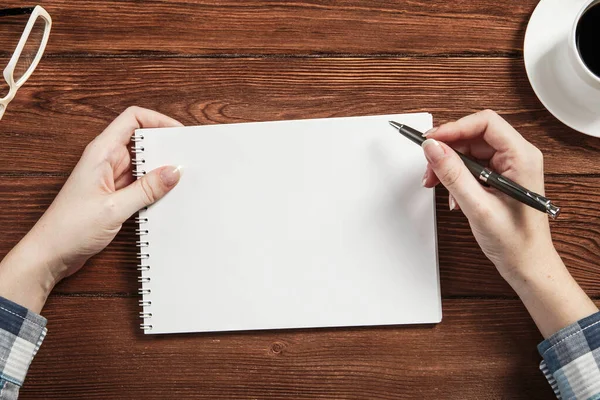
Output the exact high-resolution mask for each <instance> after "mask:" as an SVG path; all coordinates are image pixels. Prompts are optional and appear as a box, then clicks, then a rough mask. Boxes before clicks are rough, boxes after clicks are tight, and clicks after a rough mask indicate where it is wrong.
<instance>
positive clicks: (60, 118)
mask: <svg viewBox="0 0 600 400" xmlns="http://www.w3.org/2000/svg"><path fill="white" fill-rule="evenodd" d="M130 105H140V106H144V107H148V108H152V109H156V110H158V111H161V112H163V113H165V114H168V115H171V116H173V117H175V118H178V119H179V120H181V121H182V122H184V123H185V124H188V125H191V124H215V123H232V122H248V121H264V120H281V119H298V118H323V117H340V116H355V115H367V114H388V113H390V114H391V113H401V112H420V111H427V112H431V113H433V115H434V118H435V121H436V123H440V122H444V121H448V120H454V119H457V118H460V117H462V116H464V115H466V114H469V113H472V112H476V111H479V110H481V109H484V108H492V109H495V110H497V111H498V112H500V113H501V114H502V115H503V116H505V118H507V119H508V121H509V122H511V123H512V124H514V125H515V126H516V127H517V128H518V129H519V130H520V131H521V133H522V134H523V135H524V136H525V137H526V138H527V139H529V140H530V141H531V142H533V143H534V144H535V145H537V146H538V147H540V148H541V149H542V150H543V151H544V153H545V156H546V172H547V173H550V174H556V173H569V174H579V173H586V172H587V171H593V170H595V166H596V164H597V162H596V160H597V151H598V149H600V142H599V141H598V139H597V138H591V137H588V136H584V135H581V134H578V133H576V132H574V131H572V130H570V129H568V128H566V127H565V126H563V125H562V124H560V123H559V122H558V121H557V120H555V119H554V117H552V116H551V115H550V114H549V113H548V112H547V111H546V110H545V109H544V108H543V107H542V105H541V104H540V103H539V102H538V100H537V98H536V97H535V95H534V94H533V91H532V90H531V88H530V86H529V83H528V81H527V77H526V75H525V71H524V67H523V66H522V61H520V60H515V59H510V58H494V59H489V58H429V59H427V60H419V59H407V58H397V59H378V60H373V59H345V60H337V59H308V60H298V59H278V60H272V59H235V60H229V59H204V60H197V59H175V60H174V59H156V58H148V59H144V60H138V59H127V58H119V59H114V58H110V59H84V60H71V59H68V60H63V59H59V60H57V59H46V60H43V62H42V65H40V67H39V70H38V71H36V74H35V75H34V76H33V77H32V78H31V81H29V82H28V84H27V85H26V86H25V87H24V88H23V89H22V90H21V91H20V92H19V93H18V95H17V98H16V99H15V100H14V101H13V102H12V103H11V105H10V107H9V109H8V111H7V113H6V115H5V117H4V119H3V121H2V129H1V130H0V148H1V149H2V157H1V158H0V174H4V175H6V174H14V173H20V174H29V173H40V172H47V173H53V174H57V173H59V174H67V173H68V172H69V171H70V170H71V169H72V168H73V166H74V165H75V163H76V162H77V160H78V158H79V156H80V154H81V152H82V150H83V148H84V147H85V145H86V144H87V143H88V142H89V141H90V140H91V139H92V138H93V137H95V136H96V135H97V134H99V133H100V132H101V131H102V130H103V129H104V128H105V127H106V125H107V124H108V123H109V122H110V121H111V120H112V119H113V118H114V117H116V116H117V115H118V114H119V113H120V112H121V111H123V110H124V109H125V108H126V107H127V106H130ZM385 129H388V127H386V128H385ZM49 149H51V151H49Z"/></svg>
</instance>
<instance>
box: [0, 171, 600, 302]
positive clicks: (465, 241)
mask: <svg viewBox="0 0 600 400" xmlns="http://www.w3.org/2000/svg"><path fill="white" fill-rule="evenodd" d="M64 180H65V178H62V177H53V178H51V177H37V178H5V179H4V180H3V182H2V184H0V204H2V207H3V212H2V213H1V214H0V232H3V235H2V236H0V257H1V256H3V255H4V254H5V253H7V252H8V251H9V250H10V248H12V247H13V246H14V245H15V244H16V243H17V242H18V240H19V239H20V238H21V237H22V236H23V235H25V233H26V232H27V231H28V230H29V229H30V228H31V227H32V226H33V224H34V223H35V221H36V220H37V219H38V218H39V217H40V216H41V215H42V213H43V212H44V210H45V209H46V208H47V206H48V205H49V204H50V202H51V201H52V199H53V198H54V196H55V194H56V193H57V192H58V190H59V189H60V187H61V185H62V183H63V181H64ZM547 186H548V191H547V193H548V195H549V196H550V198H552V199H554V200H555V201H556V202H557V203H558V204H560V205H561V206H562V207H563V210H564V212H563V214H562V215H561V217H560V219H559V220H558V221H555V222H553V223H552V229H553V236H554V241H555V244H556V246H557V248H558V250H559V252H560V253H561V255H562V256H563V258H564V260H565V262H566V264H567V265H568V266H569V268H570V270H571V272H572V273H573V275H574V276H575V278H576V279H577V280H578V281H579V282H580V284H581V285H582V286H583V287H584V288H585V289H586V290H587V291H588V293H589V294H590V295H593V296H600V266H599V265H598V254H599V253H600V223H599V222H598V221H600V182H599V181H598V179H597V178H596V177H586V176H578V177H561V176H554V177H551V179H550V182H549V183H548V185H547ZM437 200H438V201H437V219H438V220H437V224H438V225H437V230H438V247H439V259H440V273H441V282H442V293H443V295H444V296H445V297H456V296H459V297H462V296H484V297H489V296H501V297H515V295H514V293H513V292H512V290H511V289H510V287H509V286H508V285H507V284H506V283H505V282H504V281H503V280H502V279H501V278H500V276H499V275H498V273H497V272H496V270H495V268H494V267H493V265H492V264H491V263H490V262H489V261H488V260H487V259H486V258H485V256H484V255H483V254H482V252H481V250H480V249H479V247H478V245H477V243H476V242H475V240H474V239H473V236H472V234H471V230H470V228H469V225H468V223H467V221H466V218H465V217H464V216H463V215H462V213H461V212H449V211H448V206H447V204H448V199H447V193H446V192H445V190H443V189H442V190H439V191H438V196H437ZM134 232H135V226H134V224H133V223H131V222H129V223H127V224H125V226H124V227H123V230H122V232H121V233H120V234H119V235H118V236H117V237H116V239H115V240H114V242H113V243H112V244H111V245H110V246H109V247H108V248H107V249H106V250H105V251H104V252H103V253H101V254H100V255H98V256H97V257H95V258H93V259H92V260H90V261H89V263H88V265H87V266H86V268H84V269H83V271H81V272H80V273H78V274H77V275H75V276H74V277H72V278H69V279H67V280H65V281H64V282H63V283H61V284H60V285H59V286H58V287H57V288H56V291H57V292H58V293H73V294H94V295H97V294H104V295H112V294H129V295H133V294H135V293H136V291H137V288H138V284H137V271H136V270H135V266H136V251H137V250H136V247H135V240H136V237H135V233H134Z"/></svg>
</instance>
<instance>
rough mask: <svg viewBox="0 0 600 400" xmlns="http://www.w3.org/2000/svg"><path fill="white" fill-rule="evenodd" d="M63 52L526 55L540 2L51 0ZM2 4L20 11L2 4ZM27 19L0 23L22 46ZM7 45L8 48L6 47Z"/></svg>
mask: <svg viewBox="0 0 600 400" xmlns="http://www.w3.org/2000/svg"><path fill="white" fill-rule="evenodd" d="M41 4H42V5H43V6H44V7H45V8H46V9H47V10H48V12H49V13H50V14H51V15H52V17H53V20H54V26H53V31H52V36H51V39H50V42H49V46H48V50H47V51H48V52H49V53H59V54H73V53H84V54H123V53H129V54H140V53H141V54H143V53H153V54H167V55H172V54H186V55H217V54H232V55H235V54H240V53H242V54H278V55H282V54H286V55H291V54H293V55H298V54H301V55H305V54H322V53H327V54H382V53H388V54H418V55H423V54H440V53H442V54H447V53H473V52H481V53H497V52H511V53H515V52H521V48H522V43H523V37H524V30H525V26H526V22H527V21H528V20H529V16H530V15H531V12H532V11H533V9H534V8H535V6H536V4H537V2H536V0H525V1H521V2H514V1H513V2H511V4H510V5H507V4H506V3H504V2H497V1H493V0H477V1H472V0H456V1H453V2H447V1H442V0H433V1H427V0H418V1H411V0H396V1H390V0H387V1H376V0H342V1H327V2H323V1H316V0H288V1H275V0H263V1H243V2H240V1H236V0H227V1H219V2H214V1H210V0H195V1H189V0H154V1H146V2H144V3H143V6H142V5H141V4H140V2H139V1H135V0H129V1H124V0H121V1H119V0H111V1H108V0H105V1H91V0H84V1H76V2H73V1H68V0H45V1H42V2H41ZM2 6H3V7H19V6H21V7H22V2H21V1H19V0H4V1H3V3H2ZM25 21H26V20H23V21H15V22H14V23H11V24H10V25H9V24H8V23H4V21H3V25H0V38H2V41H0V44H2V45H0V49H3V50H4V49H10V50H12V49H13V48H14V45H13V43H14V44H16V42H17V41H18V37H19V35H20V33H21V31H22V26H24V23H25ZM4 44H6V45H4Z"/></svg>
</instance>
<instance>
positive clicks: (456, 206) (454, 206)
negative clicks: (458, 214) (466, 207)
mask: <svg viewBox="0 0 600 400" xmlns="http://www.w3.org/2000/svg"><path fill="white" fill-rule="evenodd" d="M448 208H449V209H450V211H454V210H460V205H459V204H458V202H457V201H456V199H455V198H454V196H452V194H448Z"/></svg>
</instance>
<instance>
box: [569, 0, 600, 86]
mask: <svg viewBox="0 0 600 400" xmlns="http://www.w3.org/2000/svg"><path fill="white" fill-rule="evenodd" d="M575 40H576V43H577V50H579V55H580V56H581V59H582V60H583V62H584V63H585V65H586V66H587V67H588V68H589V69H590V71H592V72H593V73H594V74H595V75H596V76H598V77H600V3H598V4H595V5H593V6H592V7H590V8H588V10H587V11H586V12H585V13H584V14H583V16H582V17H581V19H580V20H579V23H578V24H577V30H576V31H575Z"/></svg>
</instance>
